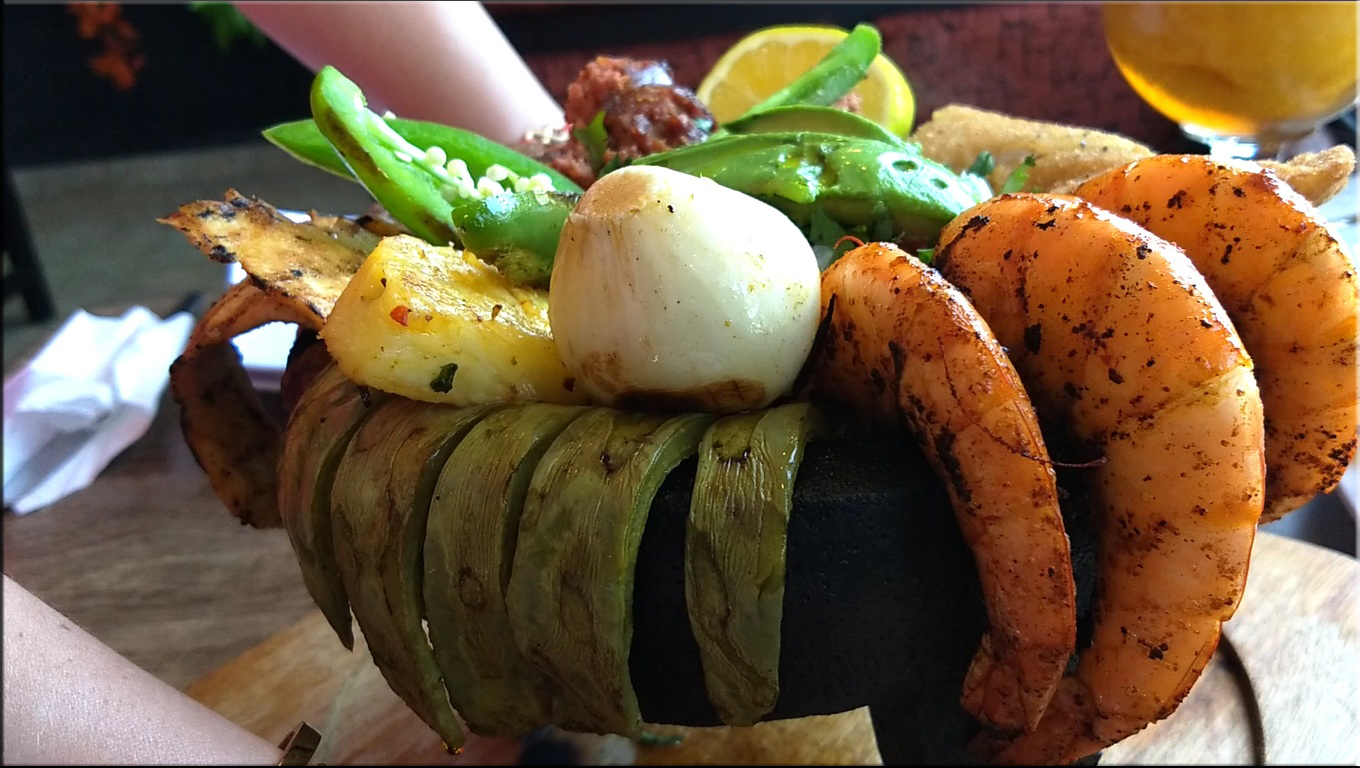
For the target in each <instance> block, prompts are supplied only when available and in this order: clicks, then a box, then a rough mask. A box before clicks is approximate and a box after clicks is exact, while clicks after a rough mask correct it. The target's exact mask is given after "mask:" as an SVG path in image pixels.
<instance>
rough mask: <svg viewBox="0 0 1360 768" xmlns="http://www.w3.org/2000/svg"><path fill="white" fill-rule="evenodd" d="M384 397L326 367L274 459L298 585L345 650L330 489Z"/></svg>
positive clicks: (344, 607)
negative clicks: (304, 587)
mask: <svg viewBox="0 0 1360 768" xmlns="http://www.w3.org/2000/svg"><path fill="white" fill-rule="evenodd" d="M386 397H387V395H386V394H385V393H382V392H378V391H376V390H366V389H364V388H361V387H360V386H359V385H358V384H355V383H354V382H352V381H350V380H349V379H348V378H346V377H345V375H344V374H343V373H341V372H340V369H339V368H337V367H336V366H335V364H334V363H332V364H329V365H327V366H326V368H324V369H323V370H322V371H321V373H319V374H318V375H317V377H316V379H315V380H314V381H313V382H312V385H311V386H310V387H308V389H307V391H306V392H304V393H303V395H302V397H301V398H300V399H299V400H298V403H297V405H296V406H295V407H294V408H293V412H292V414H291V415H290V416H289V418H288V426H287V428H286V429H285V430H284V435H283V451H282V453H281V455H280V458H279V513H280V515H281V516H282V518H283V527H284V529H285V530H286V531H287V532H288V540H289V542H291V543H292V545H293V553H294V554H295V555H296V556H297V561H298V566H299V567H300V568H301V569H302V581H303V583H304V584H306V585H307V592H308V593H309V594H310V595H311V596H312V600H313V601H315V602H316V604H317V607H319V608H320V609H321V613H322V614H323V615H325V617H326V621H328V622H330V625H331V629H334V630H335V634H336V635H337V636H338V637H339V638H340V642H342V643H344V644H345V647H346V648H348V649H350V650H353V649H354V630H353V627H352V626H351V624H350V615H349V598H347V597H346V596H345V584H344V580H343V579H342V578H341V576H340V569H339V568H338V567H337V566H336V563H335V548H334V546H333V544H332V539H331V488H332V486H333V485H334V483H335V471H336V468H337V467H339V465H340V457H341V456H342V455H343V454H344V451H345V446H347V445H348V444H349V441H350V438H351V437H353V436H354V432H355V431H356V430H357V429H358V428H359V425H360V424H362V423H363V421H364V419H366V418H368V416H369V414H371V413H372V412H373V410H374V406H375V405H376V404H377V403H379V402H381V401H382V400H383V399H384V398H386Z"/></svg>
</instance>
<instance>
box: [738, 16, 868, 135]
mask: <svg viewBox="0 0 1360 768" xmlns="http://www.w3.org/2000/svg"><path fill="white" fill-rule="evenodd" d="M882 50H883V37H882V35H880V34H879V33H878V30H877V29H876V28H874V27H873V26H871V25H869V24H858V25H856V26H855V28H854V29H853V30H851V31H850V34H848V35H846V37H845V39H844V40H842V41H840V42H839V43H837V44H836V45H835V47H833V48H832V49H831V50H830V51H828V52H827V54H826V56H823V57H822V60H821V61H819V62H817V63H816V64H815V65H813V67H812V69H809V70H808V71H807V72H804V73H803V74H802V75H800V76H799V77H798V78H796V79H795V80H794V81H793V82H791V83H789V84H788V85H786V86H784V87H783V88H781V89H780V90H779V91H777V92H775V93H773V94H771V95H770V96H769V97H768V98H766V99H765V100H764V101H762V102H760V103H759V104H757V105H755V106H754V107H751V108H750V109H749V110H747V111H746V114H745V115H743V116H742V117H743V118H744V117H749V116H751V115H755V114H758V113H760V112H764V111H766V110H769V109H774V108H775V107H787V106H791V105H795V104H806V105H812V106H818V107H829V106H831V105H832V104H835V103H836V102H837V101H839V100H840V99H843V98H845V95H846V94H848V93H850V91H852V90H854V88H855V86H856V85H859V82H860V81H861V80H863V79H864V77H865V75H867V74H868V73H869V66H870V65H871V64H873V63H874V59H876V58H878V54H879V53H880V52H881V51H882ZM738 119H741V118H738Z"/></svg>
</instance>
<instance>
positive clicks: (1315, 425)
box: [1074, 155, 1360, 522]
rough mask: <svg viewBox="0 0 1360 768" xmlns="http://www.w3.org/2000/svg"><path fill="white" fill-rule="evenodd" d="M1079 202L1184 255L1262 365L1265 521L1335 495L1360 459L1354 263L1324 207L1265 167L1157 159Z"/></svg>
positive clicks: (1088, 186)
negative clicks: (1359, 447) (1358, 454)
mask: <svg viewBox="0 0 1360 768" xmlns="http://www.w3.org/2000/svg"><path fill="white" fill-rule="evenodd" d="M1074 194H1076V195H1077V196H1079V197H1081V198H1083V199H1085V200H1088V201H1090V202H1091V203H1094V204H1095V205H1098V206H1100V207H1102V208H1105V209H1106V210H1109V211H1113V212H1115V213H1117V214H1119V215H1120V216H1123V217H1125V218H1127V219H1130V220H1132V221H1134V222H1135V223H1137V224H1140V225H1142V226H1143V227H1144V228H1145V229H1147V230H1148V231H1150V232H1152V233H1153V234H1155V235H1158V236H1160V237H1164V238H1166V239H1167V240H1170V241H1171V242H1173V243H1175V244H1177V245H1179V246H1180V247H1181V248H1183V249H1185V253H1186V255H1188V256H1189V257H1190V260H1191V261H1193V262H1194V263H1195V267H1196V268H1197V269H1198V270H1199V272H1200V273H1201V274H1203V275H1204V279H1205V280H1206V281H1207V282H1208V284H1209V287H1210V288H1212V289H1213V291H1214V294H1215V295H1216V296H1217V297H1218V300H1219V301H1220V302H1221V303H1222V304H1223V307H1224V309H1226V310H1227V311H1228V316H1229V317H1231V318H1232V322H1233V325H1234V326H1235V327H1236V328H1237V332H1238V333H1239V334H1241V336H1242V341H1243V343H1245V344H1246V346H1247V352H1248V353H1249V354H1250V355H1251V358H1252V361H1253V363H1254V364H1255V365H1256V381H1257V385H1258V386H1259V387H1260V389H1261V401H1262V402H1263V403H1264V404H1265V426H1266V498H1265V512H1264V513H1263V514H1262V517H1261V520H1262V521H1263V522H1269V521H1271V520H1276V519H1279V518H1280V517H1282V516H1284V515H1285V514H1288V513H1289V512H1291V511H1293V510H1294V509H1296V508H1297V507H1299V506H1300V505H1302V504H1303V503H1305V502H1307V501H1308V500H1309V499H1311V498H1313V497H1314V496H1315V495H1316V494H1318V493H1325V492H1327V491H1330V490H1332V489H1333V488H1335V487H1336V485H1337V483H1338V482H1339V481H1340V480H1341V475H1342V474H1343V473H1344V472H1345V471H1346V466H1347V465H1348V464H1349V463H1350V461H1351V459H1352V458H1353V457H1354V455H1355V430H1356V426H1355V419H1356V368H1355V347H1356V320H1355V317H1356V305H1357V293H1358V292H1360V284H1358V283H1357V276H1356V264H1355V260H1354V256H1353V255H1352V254H1350V253H1348V252H1347V249H1346V248H1345V246H1344V245H1343V244H1342V243H1341V242H1339V241H1338V240H1337V238H1336V237H1335V236H1334V235H1333V234H1332V233H1331V232H1330V231H1328V229H1327V225H1326V224H1325V223H1324V222H1323V221H1322V219H1321V218H1320V217H1319V216H1318V215H1317V212H1316V210H1315V209H1314V208H1313V206H1312V205H1311V204H1310V203H1308V201H1306V200H1305V199H1303V197H1301V196H1300V195H1299V194H1298V193H1296V192H1295V191H1294V190H1293V189H1291V188H1290V187H1289V186H1288V185H1286V184H1284V183H1283V182H1281V181H1280V180H1279V178H1277V177H1276V176H1275V175H1274V174H1273V173H1271V172H1269V171H1266V170H1264V169H1262V168H1261V167H1260V166H1257V165H1256V164H1254V163H1246V162H1221V161H1217V160H1211V159H1209V158H1208V157H1205V156H1203V155H1158V156H1155V157H1150V158H1146V159H1143V160H1138V161H1136V162H1133V163H1130V164H1128V165H1125V166H1121V167H1119V168H1117V169H1115V170H1112V171H1109V172H1107V173H1105V174H1102V175H1101V176H1098V177H1096V178H1094V179H1091V180H1089V181H1087V182H1085V183H1083V184H1082V185H1081V186H1080V187H1078V188H1077V190H1076V191H1075V193H1074Z"/></svg>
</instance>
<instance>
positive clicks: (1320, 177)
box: [1261, 144, 1355, 205]
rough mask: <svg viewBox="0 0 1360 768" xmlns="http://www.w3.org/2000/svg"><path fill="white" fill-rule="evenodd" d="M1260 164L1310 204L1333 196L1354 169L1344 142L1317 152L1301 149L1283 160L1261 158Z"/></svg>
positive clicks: (1317, 203)
mask: <svg viewBox="0 0 1360 768" xmlns="http://www.w3.org/2000/svg"><path fill="white" fill-rule="evenodd" d="M1261 165H1263V166H1265V167H1266V168H1269V169H1270V170H1272V171H1274V172H1275V175H1276V176H1279V177H1280V179H1281V180H1283V181H1284V183H1286V184H1288V185H1289V186H1290V187H1292V188H1293V189H1294V191H1295V192H1298V193H1299V194H1300V195H1303V196H1304V197H1305V198H1307V200H1308V202H1310V203H1312V204H1313V205H1322V204H1323V203H1325V202H1327V201H1328V200H1331V199H1332V198H1333V197H1336V194H1337V193H1338V192H1340V191H1341V190H1342V188H1343V187H1345V186H1346V181H1347V180H1348V179H1349V178H1350V175H1351V172H1352V171H1354V170H1355V152H1354V151H1352V150H1351V148H1350V147H1348V146H1346V145H1344V144H1338V145H1336V146H1335V147H1332V148H1330V149H1324V150H1322V151H1321V152H1305V153H1303V154H1301V155H1295V156H1294V157H1292V158H1290V159H1289V160H1287V161H1284V162H1277V161H1275V160H1263V161H1261Z"/></svg>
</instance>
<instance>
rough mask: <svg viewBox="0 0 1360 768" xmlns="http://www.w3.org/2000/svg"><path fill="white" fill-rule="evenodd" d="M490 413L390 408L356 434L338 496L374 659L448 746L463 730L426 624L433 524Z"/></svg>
mask: <svg viewBox="0 0 1360 768" xmlns="http://www.w3.org/2000/svg"><path fill="white" fill-rule="evenodd" d="M490 410H491V407H490V406H473V407H468V408H456V407H451V406H447V405H436V404H433V403H422V402H418V401H415V400H407V399H404V398H392V399H390V400H388V401H386V402H384V403H383V404H381V405H379V406H378V407H377V409H376V410H375V412H374V414H373V415H372V416H371V417H369V418H368V419H366V420H365V421H364V423H363V425H361V426H360V427H359V429H358V431H357V432H355V433H354V438H353V439H352V440H350V443H349V446H348V447H347V448H346V449H345V454H344V456H343V457H342V458H341V459H340V466H339V469H338V471H337V473H336V478H335V487H334V489H333V490H332V492H331V517H332V523H333V525H334V543H335V556H336V560H337V561H338V562H339V564H340V573H341V574H342V575H343V577H344V582H345V592H346V593H347V594H348V595H349V599H350V607H351V608H352V610H353V611H354V618H355V620H356V621H358V622H359V628H360V629H361V630H363V633H364V639H365V640H367V641H368V649H369V651H370V653H372V655H373V662H374V664H376V665H377V667H378V669H379V670H380V671H381V672H382V674H383V677H384V678H386V680H387V683H388V685H389V686H391V688H392V690H393V691H395V692H396V693H397V695H399V696H401V698H402V699H403V700H404V701H405V702H406V704H407V706H409V707H410V708H411V709H412V710H413V711H414V712H415V713H416V714H417V715H419V716H420V717H421V719H422V720H424V721H425V722H426V724H428V725H429V726H430V728H432V729H433V730H434V731H435V732H436V733H438V734H439V737H440V738H441V739H443V740H444V745H445V747H446V748H448V749H456V748H459V747H461V746H462V744H463V730H462V727H461V726H459V724H458V720H457V718H456V717H455V715H454V711H453V707H452V705H451V704H450V703H449V699H448V694H447V693H446V692H445V690H444V685H443V679H442V676H441V675H440V672H439V666H438V665H437V664H436V663H435V659H434V652H433V650H432V649H431V648H430V642H429V639H428V637H427V636H426V634H425V628H424V626H423V619H424V616H423V615H422V600H421V596H422V591H423V590H422V587H421V582H422V575H423V569H422V565H421V559H422V555H423V553H424V548H425V523H426V519H427V516H428V514H429V508H430V499H431V496H432V495H433V493H434V486H435V482H436V480H438V478H439V473H440V471H441V470H442V469H443V468H444V463H445V462H446V461H447V460H448V458H449V454H451V453H452V452H453V449H454V447H456V446H457V445H458V442H459V441H460V440H462V439H463V436H464V435H466V434H467V431H468V430H469V429H471V428H472V427H473V425H475V424H476V423H477V422H478V421H480V420H481V419H482V418H483V417H484V416H486V415H487V414H488V413H489V412H490Z"/></svg>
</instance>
